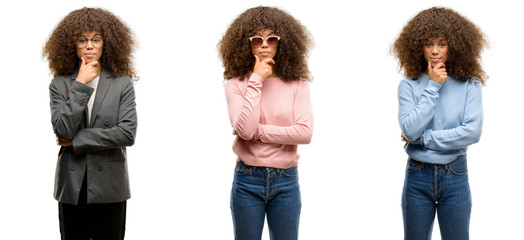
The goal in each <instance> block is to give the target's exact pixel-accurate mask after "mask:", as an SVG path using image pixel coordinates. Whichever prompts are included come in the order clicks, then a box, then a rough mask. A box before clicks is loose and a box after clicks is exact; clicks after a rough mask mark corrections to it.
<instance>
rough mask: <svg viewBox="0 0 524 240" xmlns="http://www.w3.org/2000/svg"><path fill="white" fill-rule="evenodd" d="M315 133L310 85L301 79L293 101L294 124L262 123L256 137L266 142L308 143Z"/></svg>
mask: <svg viewBox="0 0 524 240" xmlns="http://www.w3.org/2000/svg"><path fill="white" fill-rule="evenodd" d="M312 134H313V112H312V110H311V103H310V94H309V85H308V83H307V82H305V81H301V82H300V83H299V84H298V86H297V91H296V95H295V101H294V102H293V125H292V126H274V125H263V124H260V125H259V126H258V129H257V131H256V134H255V139H256V140H260V141H261V142H264V143H276V144H308V143H310V142H311V137H312Z"/></svg>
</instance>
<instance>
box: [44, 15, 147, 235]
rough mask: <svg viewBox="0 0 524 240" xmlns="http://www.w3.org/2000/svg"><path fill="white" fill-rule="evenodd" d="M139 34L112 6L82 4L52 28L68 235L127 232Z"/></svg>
mask: <svg viewBox="0 0 524 240" xmlns="http://www.w3.org/2000/svg"><path fill="white" fill-rule="evenodd" d="M133 50H134V39H133V37H132V33H131V31H130V29H129V28H128V27H127V26H126V25H125V24H124V23H123V22H122V21H121V20H120V19H119V18H118V17H116V16H115V15H113V14H112V13H110V12H108V11H106V10H103V9H98V8H82V9H79V10H75V11H73V12H71V13H69V15H67V16H66V17H65V18H64V19H63V20H62V21H61V22H60V23H59V24H58V26H57V27H56V28H55V30H54V31H53V32H52V34H51V36H50V38H49V39H48V41H47V43H46V44H45V46H44V49H43V54H44V57H46V58H47V59H48V60H49V68H50V69H51V72H52V73H53V75H54V77H55V78H54V79H53V80H52V82H51V84H50V86H49V91H50V98H51V123H52V125H53V131H54V133H55V134H56V139H57V144H58V145H60V146H61V147H60V151H59V153H58V162H57V167H56V176H55V190H54V197H55V199H56V200H57V201H58V202H59V219H60V232H61V236H62V239H76V240H78V239H123V238H124V233H125V216H126V200H127V199H129V198H130V191H129V179H128V171H127V162H126V146H131V145H133V143H134V141H135V134H136V127H137V116H136V109H135V92H134V88H133V82H132V80H134V79H137V76H136V74H135V70H134V69H133V66H132V63H131V54H132V52H133Z"/></svg>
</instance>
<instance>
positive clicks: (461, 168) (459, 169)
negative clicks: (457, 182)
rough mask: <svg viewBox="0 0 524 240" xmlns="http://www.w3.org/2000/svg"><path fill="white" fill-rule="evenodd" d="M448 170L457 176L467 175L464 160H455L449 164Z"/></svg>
mask: <svg viewBox="0 0 524 240" xmlns="http://www.w3.org/2000/svg"><path fill="white" fill-rule="evenodd" d="M449 170H450V171H451V172H452V173H453V174H455V175H458V176H464V175H467V174H468V164H467V161H466V159H465V158H460V159H457V160H455V161H453V162H451V163H450V164H449Z"/></svg>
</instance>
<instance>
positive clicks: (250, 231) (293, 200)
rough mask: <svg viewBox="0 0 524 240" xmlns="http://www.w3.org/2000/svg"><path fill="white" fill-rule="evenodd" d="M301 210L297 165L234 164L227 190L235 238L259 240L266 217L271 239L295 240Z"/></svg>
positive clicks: (239, 162)
mask: <svg viewBox="0 0 524 240" xmlns="http://www.w3.org/2000/svg"><path fill="white" fill-rule="evenodd" d="M301 207H302V203H301V200H300V187H299V184H298V171H297V166H295V167H291V168H288V169H278V168H270V167H252V166H247V165H245V164H244V163H242V162H241V161H238V162H237V165H236V167H235V178H234V181H233V188H232V190H231V214H232V216H233V226H234V231H235V239H239V240H256V239H261V237H262V229H263V228H264V218H265V215H266V214H267V223H268V228H269V234H270V238H271V239H276V240H287V239H293V240H296V239H298V225H299V219H300V209H301Z"/></svg>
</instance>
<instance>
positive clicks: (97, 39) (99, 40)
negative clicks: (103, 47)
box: [91, 38, 102, 43]
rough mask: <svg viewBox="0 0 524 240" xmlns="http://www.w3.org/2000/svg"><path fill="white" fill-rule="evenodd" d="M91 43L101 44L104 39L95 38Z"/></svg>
mask: <svg viewBox="0 0 524 240" xmlns="http://www.w3.org/2000/svg"><path fill="white" fill-rule="evenodd" d="M91 41H92V42H94V43H99V42H101V41H102V39H101V38H93V39H91Z"/></svg>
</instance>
